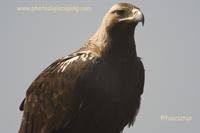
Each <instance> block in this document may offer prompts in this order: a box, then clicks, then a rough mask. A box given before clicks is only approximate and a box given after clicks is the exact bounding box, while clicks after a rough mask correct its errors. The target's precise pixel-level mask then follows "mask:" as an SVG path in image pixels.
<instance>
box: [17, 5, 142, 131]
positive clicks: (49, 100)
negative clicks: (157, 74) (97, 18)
mask: <svg viewBox="0 0 200 133" xmlns="http://www.w3.org/2000/svg"><path fill="white" fill-rule="evenodd" d="M138 22H144V16H143V14H142V13H141V11H140V9H139V8H138V7H136V6H134V5H132V4H128V3H118V4H115V5H114V6H113V7H112V8H111V9H110V10H109V11H108V13H106V15H105V17H104V18H103V21H102V24H101V26H100V28H99V29H98V30H97V32H96V34H95V35H94V36H92V37H91V38H90V39H89V41H87V43H86V44H85V46H84V47H82V48H81V49H80V50H78V51H77V52H74V53H73V54H71V55H69V56H65V57H63V58H60V59H58V60H57V61H55V62H54V63H52V64H51V65H50V66H49V67H47V68H46V69H45V70H44V71H43V72H42V73H41V74H40V75H39V76H38V77H37V78H36V79H35V80H34V81H33V83H32V84H31V86H30V87H29V88H28V90H27V93H26V98H25V99H24V101H23V102H22V104H21V106H20V110H23V111H24V112H23V118H22V123H21V127H20V129H19V133H120V132H121V131H122V130H123V128H124V127H125V126H126V125H132V124H133V123H134V120H135V117H136V115H137V113H138V109H139V106H140V97H141V94H142V93H143V87H144V67H143V64H142V62H141V60H140V58H139V57H137V53H136V47H135V40H134V30H135V27H136V25H137V24H138Z"/></svg>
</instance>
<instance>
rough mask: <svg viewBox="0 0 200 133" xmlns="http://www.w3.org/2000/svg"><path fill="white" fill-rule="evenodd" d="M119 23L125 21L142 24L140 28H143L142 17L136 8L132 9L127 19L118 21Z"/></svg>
mask: <svg viewBox="0 0 200 133" xmlns="http://www.w3.org/2000/svg"><path fill="white" fill-rule="evenodd" d="M120 21H127V22H137V23H139V22H142V26H144V15H143V13H142V12H141V11H140V9H138V8H133V9H132V11H131V13H130V16H129V17H128V18H123V19H120Z"/></svg>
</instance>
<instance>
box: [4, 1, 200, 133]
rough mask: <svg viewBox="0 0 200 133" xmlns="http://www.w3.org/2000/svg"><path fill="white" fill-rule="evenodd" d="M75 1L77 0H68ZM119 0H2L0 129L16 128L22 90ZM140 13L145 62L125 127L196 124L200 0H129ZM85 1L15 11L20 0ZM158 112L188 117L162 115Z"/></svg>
mask: <svg viewBox="0 0 200 133" xmlns="http://www.w3.org/2000/svg"><path fill="white" fill-rule="evenodd" d="M74 1H75V2H74ZM117 2H119V1H118V0H110V1H106V2H105V1H103V0H98V1H97V0H12V1H11V0H1V1H0V105H1V109H0V132H1V133H16V132H17V131H18V128H19V125H20V122H21V115H22V113H21V112H20V111H19V110H18V107H19V105H20V102H21V101H22V99H23V98H24V96H25V92H26V90H27V88H28V87H29V85H30V84H31V82H32V81H33V80H34V79H35V78H36V77H37V75H38V74H39V73H40V72H41V71H42V70H43V69H44V68H46V67H47V66H48V65H49V64H50V63H52V62H53V61H54V60H56V59H57V58H59V57H62V56H64V55H67V54H70V53H72V52H73V51H75V50H77V49H78V48H79V47H81V46H82V45H83V44H84V42H85V41H86V40H87V39H88V38H90V37H91V35H92V34H93V33H94V32H95V31H96V30H97V28H98V26H99V24H100V22H101V19H102V17H103V16H104V14H105V13H106V12H107V10H108V9H109V8H110V7H111V6H112V5H113V4H114V3H117ZM121 2H130V3H135V4H136V5H137V6H139V7H140V8H141V10H142V11H143V13H144V15H145V26H144V27H142V26H141V25H138V27H137V29H136V44H137V51H138V55H139V56H140V57H142V58H143V62H144V65H145V69H146V83H145V90H144V94H143V96H142V104H141V108H140V112H139V115H138V117H137V120H136V122H135V124H134V126H133V127H131V128H128V129H126V130H125V131H124V133H147V132H148V133H198V132H199V131H200V126H199V123H200V115H199V113H200V104H199V101H200V97H199V93H200V85H199V83H200V80H199V79H200V59H199V58H200V52H199V51H200V41H199V38H200V26H199V24H200V8H199V5H200V1H199V0H134V1H130V0H129V1H128V0H125V1H121ZM36 5H37V6H43V5H54V6H55V5H58V6H88V7H91V10H90V11H80V12H57V13H53V12H19V11H17V10H16V8H17V7H19V6H36ZM161 115H175V116H191V117H192V121H166V120H163V121H161V119H160V116H161Z"/></svg>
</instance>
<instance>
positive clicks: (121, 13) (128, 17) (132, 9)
mask: <svg viewBox="0 0 200 133" xmlns="http://www.w3.org/2000/svg"><path fill="white" fill-rule="evenodd" d="M139 22H142V24H143V25H144V15H143V13H142V12H141V10H140V9H139V8H138V7H137V6H135V5H132V4H129V3H117V4H115V5H113V6H112V7H111V9H110V10H109V11H108V12H107V13H106V15H105V16H104V18H103V21H102V25H103V26H104V28H106V30H107V31H110V30H111V32H112V31H113V30H114V32H121V33H123V31H126V32H127V31H129V30H133V28H135V26H136V25H137V24H138V23H139ZM116 28H117V29H116Z"/></svg>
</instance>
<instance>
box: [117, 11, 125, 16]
mask: <svg viewBox="0 0 200 133" xmlns="http://www.w3.org/2000/svg"><path fill="white" fill-rule="evenodd" d="M115 13H116V14H117V15H119V16H124V15H125V14H126V10H116V11H115Z"/></svg>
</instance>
